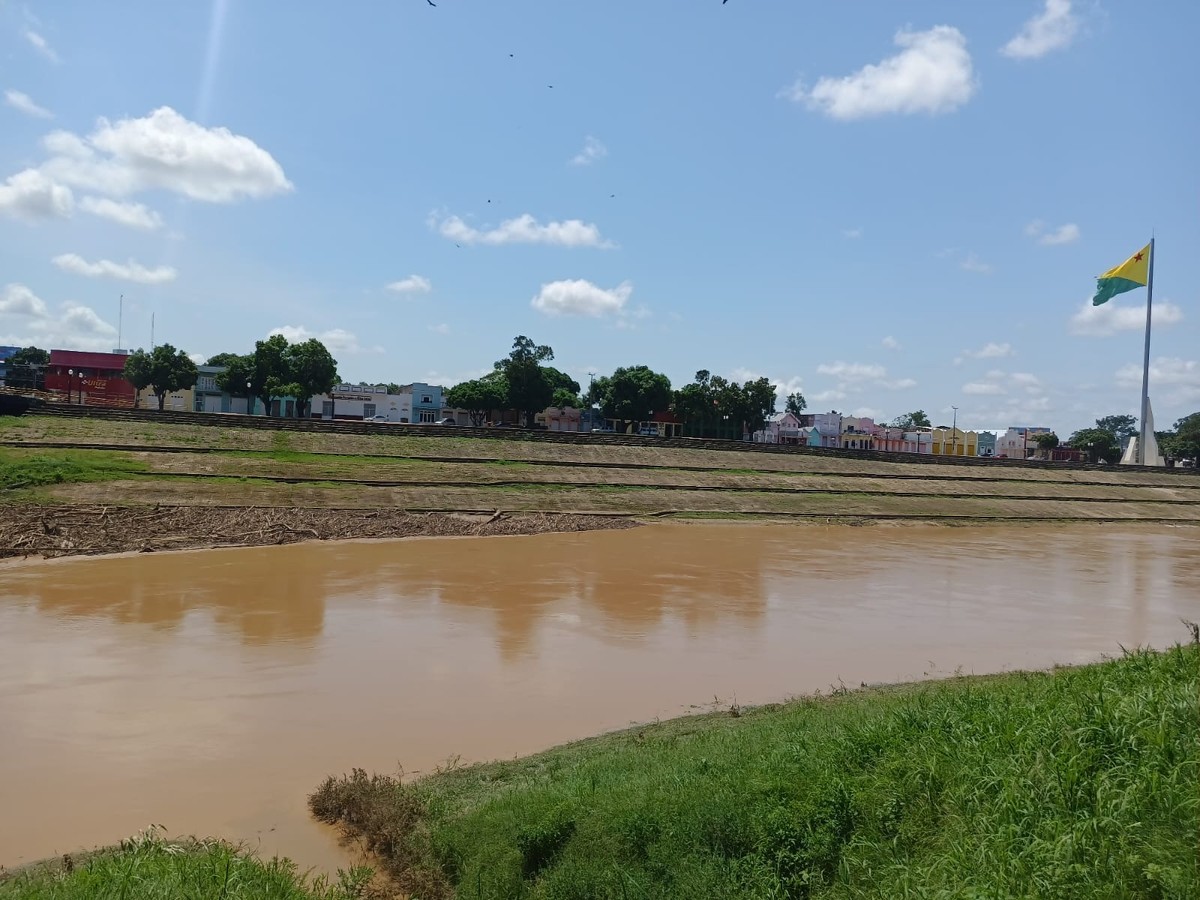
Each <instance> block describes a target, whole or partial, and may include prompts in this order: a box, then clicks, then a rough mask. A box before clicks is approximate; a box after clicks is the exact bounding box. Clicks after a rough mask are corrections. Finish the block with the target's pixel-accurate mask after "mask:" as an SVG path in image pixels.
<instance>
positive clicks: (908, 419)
mask: <svg viewBox="0 0 1200 900" xmlns="http://www.w3.org/2000/svg"><path fill="white" fill-rule="evenodd" d="M892 427H893V428H899V429H900V430H902V431H912V430H913V429H916V428H929V427H930V425H929V416H927V415H925V410H923V409H918V410H914V411H913V412H910V413H905V414H904V415H902V416H896V418H894V419H892Z"/></svg>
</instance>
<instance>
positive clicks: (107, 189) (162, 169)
mask: <svg viewBox="0 0 1200 900" xmlns="http://www.w3.org/2000/svg"><path fill="white" fill-rule="evenodd" d="M43 144H44V146H45V148H46V150H47V151H48V152H49V153H50V158H49V159H48V160H46V162H44V163H43V164H42V165H41V167H40V169H41V171H42V172H43V173H44V174H45V175H46V176H47V177H48V178H50V179H52V180H53V181H55V182H57V183H59V184H66V185H70V186H72V187H75V188H84V189H87V190H90V191H95V192H96V193H99V194H104V195H106V196H110V197H124V196H128V195H130V194H135V193H138V192H140V191H148V190H165V191H171V192H174V193H177V194H182V195H183V196H185V197H190V198H192V199H193V200H203V201H206V202H210V203H229V202H231V201H234V200H238V199H241V198H243V197H266V196H270V195H272V194H279V193H284V192H286V191H290V190H292V183H291V182H290V181H288V179H287V177H286V176H285V175H284V174H283V168H282V167H281V166H280V165H279V163H278V162H276V161H275V158H274V157H273V156H271V154H270V153H268V152H267V151H266V150H264V149H263V148H262V147H260V146H258V144H256V143H254V141H252V140H251V139H250V138H248V137H245V136H244V135H240V134H234V133H233V132H231V131H230V130H229V129H227V128H207V127H205V126H203V125H199V124H197V123H196V122H192V121H190V120H188V119H186V118H184V117H183V116H181V115H180V114H179V113H177V112H176V111H175V110H173V109H171V108H170V107H169V106H163V107H159V108H158V109H156V110H154V111H153V112H152V113H150V114H149V115H147V116H143V117H141V118H138V119H119V120H118V121H116V122H110V121H109V120H108V119H103V118H102V119H100V120H99V121H98V122H97V124H96V128H95V130H93V131H92V133H91V134H89V135H88V136H87V137H79V136H78V135H76V134H74V133H72V132H69V131H55V132H51V133H50V134H48V135H47V136H46V137H45V138H44V139H43Z"/></svg>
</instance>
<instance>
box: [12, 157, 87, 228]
mask: <svg viewBox="0 0 1200 900" xmlns="http://www.w3.org/2000/svg"><path fill="white" fill-rule="evenodd" d="M74 211H75V195H74V194H73V193H71V189H70V188H69V187H67V186H66V185H62V184H57V183H55V182H54V181H53V180H52V179H50V178H47V177H46V176H45V175H44V174H43V173H41V172H39V171H38V170H37V169H25V170H24V171H21V172H18V173H17V174H15V175H10V176H9V177H8V178H6V179H5V180H4V181H3V182H0V213H7V214H8V215H10V216H15V217H16V218H19V219H29V220H36V219H65V218H68V217H69V216H70V215H71V214H72V213H73V212H74Z"/></svg>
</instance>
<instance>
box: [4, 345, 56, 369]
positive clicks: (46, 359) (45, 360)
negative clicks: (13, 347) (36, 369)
mask: <svg viewBox="0 0 1200 900" xmlns="http://www.w3.org/2000/svg"><path fill="white" fill-rule="evenodd" d="M8 364H9V365H10V366H48V365H50V353H49V352H48V351H46V350H43V349H41V348H40V347H22V348H21V349H20V350H18V351H17V352H16V353H14V354H13V355H12V356H10V357H9V358H8Z"/></svg>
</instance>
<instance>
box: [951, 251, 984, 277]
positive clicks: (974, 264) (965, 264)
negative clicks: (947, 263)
mask: <svg viewBox="0 0 1200 900" xmlns="http://www.w3.org/2000/svg"><path fill="white" fill-rule="evenodd" d="M958 265H959V267H960V268H962V269H965V270H966V271H968V272H978V273H979V274H980V275H991V274H992V265H991V263H985V262H984V261H983V260H981V259H980V258H979V257H978V256H976V255H975V254H974V253H968V254H967V255H966V257H965V258H964V259H963V261H962V262H960V263H959V264H958Z"/></svg>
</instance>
